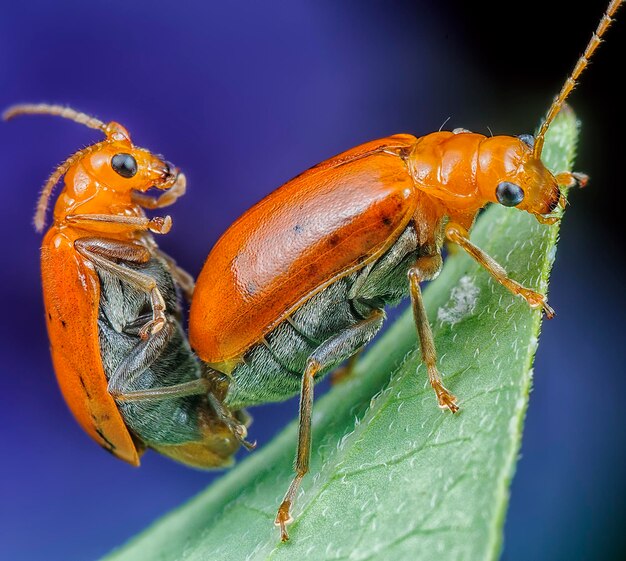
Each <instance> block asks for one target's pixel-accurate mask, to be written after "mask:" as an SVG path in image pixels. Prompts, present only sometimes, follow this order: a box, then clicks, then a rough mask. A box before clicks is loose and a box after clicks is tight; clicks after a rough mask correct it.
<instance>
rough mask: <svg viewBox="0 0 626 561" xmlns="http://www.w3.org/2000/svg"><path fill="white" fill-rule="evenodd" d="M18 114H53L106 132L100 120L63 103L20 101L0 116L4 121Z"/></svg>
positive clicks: (105, 127)
mask: <svg viewBox="0 0 626 561" xmlns="http://www.w3.org/2000/svg"><path fill="white" fill-rule="evenodd" d="M19 115H55V116H58V117H63V118H64V119H70V120H72V121H75V122H76V123H80V124H81V125H85V126H86V127H89V128H90V129H98V130H101V131H102V132H104V133H105V134H106V132H107V126H106V125H105V124H104V123H103V122H102V121H101V120H100V119H96V118H95V117H92V116H91V115H87V113H81V112H80V111H76V110H75V109H72V108H71V107H65V106H64V105H50V104H48V103H21V104H19V105H12V106H11V107H9V108H8V109H7V110H6V111H5V112H4V113H2V118H3V119H4V120H5V121H8V120H9V119H13V117H18V116H19Z"/></svg>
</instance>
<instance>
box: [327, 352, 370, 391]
mask: <svg viewBox="0 0 626 561" xmlns="http://www.w3.org/2000/svg"><path fill="white" fill-rule="evenodd" d="M362 352H363V349H359V350H358V351H357V352H356V353H354V354H353V355H352V356H351V357H350V358H349V359H348V362H346V365H345V366H342V367H341V368H337V370H335V371H334V372H333V373H332V374H331V375H330V383H331V385H333V386H334V385H335V384H341V383H342V382H345V381H346V380H349V379H350V378H351V377H352V374H354V367H355V366H356V363H357V360H359V356H360V354H361V353H362Z"/></svg>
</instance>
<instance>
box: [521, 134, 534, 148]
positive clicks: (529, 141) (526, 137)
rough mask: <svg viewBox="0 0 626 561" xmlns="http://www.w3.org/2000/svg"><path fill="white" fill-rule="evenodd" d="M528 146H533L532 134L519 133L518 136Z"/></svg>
mask: <svg viewBox="0 0 626 561" xmlns="http://www.w3.org/2000/svg"><path fill="white" fill-rule="evenodd" d="M517 138H519V139H520V140H521V141H522V142H523V143H524V144H526V146H528V147H529V148H534V147H535V137H534V136H533V135H532V134H520V135H518V137H517Z"/></svg>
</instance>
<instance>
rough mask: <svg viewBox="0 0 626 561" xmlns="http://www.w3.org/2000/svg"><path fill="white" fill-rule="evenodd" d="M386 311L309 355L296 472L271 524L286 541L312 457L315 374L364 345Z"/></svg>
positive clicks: (303, 379)
mask: <svg viewBox="0 0 626 561" xmlns="http://www.w3.org/2000/svg"><path fill="white" fill-rule="evenodd" d="M384 319H385V313H384V312H383V311H382V310H374V311H373V312H372V314H371V315H370V316H369V317H368V318H366V319H364V320H362V321H360V322H358V323H357V324H355V325H353V326H351V327H348V328H347V329H345V330H343V331H341V332H339V333H337V334H336V335H333V336H332V337H331V338H329V339H327V340H326V341H324V343H322V344H321V345H320V346H319V347H318V348H317V349H316V350H315V352H314V353H313V354H312V355H311V356H310V357H309V359H308V361H307V365H306V369H305V371H304V374H303V375H302V386H301V390H300V417H299V430H298V449H297V451H296V461H295V471H296V476H295V477H294V478H293V480H292V481H291V484H290V485H289V489H287V493H286V494H285V497H284V498H283V501H282V503H281V504H280V507H278V513H277V514H276V520H275V521H274V523H275V524H276V525H277V526H280V539H281V540H282V541H287V540H288V539H289V534H288V533H287V524H289V523H290V522H292V517H291V507H292V506H293V503H294V500H295V498H296V493H297V492H298V488H299V487H300V483H301V481H302V478H303V477H304V476H305V475H306V474H307V472H308V471H309V461H310V458H311V413H312V411H313V387H314V383H315V376H316V374H318V373H319V372H321V371H324V370H326V369H327V368H330V367H331V366H332V365H333V364H336V363H337V362H339V361H341V360H344V359H346V358H347V357H349V356H351V355H353V354H354V353H355V352H356V351H357V350H358V349H360V348H361V347H362V346H363V345H365V344H366V343H367V342H368V341H369V340H370V339H371V338H372V337H374V335H376V333H377V332H378V330H379V329H380V328H381V326H382V324H383V320H384Z"/></svg>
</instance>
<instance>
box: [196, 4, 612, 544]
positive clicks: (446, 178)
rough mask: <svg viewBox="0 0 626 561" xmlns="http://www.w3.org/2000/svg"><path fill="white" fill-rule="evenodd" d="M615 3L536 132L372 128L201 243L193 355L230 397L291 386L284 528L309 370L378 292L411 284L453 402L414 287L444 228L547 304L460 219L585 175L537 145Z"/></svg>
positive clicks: (430, 264) (551, 209)
mask: <svg viewBox="0 0 626 561" xmlns="http://www.w3.org/2000/svg"><path fill="white" fill-rule="evenodd" d="M620 4H621V1H618V0H613V1H612V2H611V3H610V4H609V7H608V8H607V11H606V13H605V15H604V16H603V18H602V20H601V22H600V24H599V26H598V28H597V30H596V32H595V33H594V34H593V37H592V39H591V41H590V42H589V44H588V46H587V48H586V50H585V53H584V54H583V55H582V57H581V58H580V59H579V61H578V63H577V64H576V66H575V68H574V71H573V72H572V74H571V76H570V77H569V78H568V79H567V81H566V82H565V84H564V86H563V88H562V90H561V92H560V94H559V96H558V97H557V98H556V99H555V101H554V103H553V104H552V106H551V107H550V109H549V111H548V114H547V117H546V119H545V121H544V123H543V124H542V126H541V128H540V130H539V133H538V134H537V136H536V137H535V138H533V137H532V136H531V135H521V136H519V137H514V136H495V137H491V138H489V137H485V136H484V135H481V134H475V133H471V132H469V131H467V130H464V129H455V130H454V131H452V132H436V133H433V134H429V135H426V136H423V137H421V138H415V137H413V136H410V135H396V136H391V137H388V138H384V139H382V140H377V141H374V142H369V143H367V144H364V145H362V146H359V147H357V148H354V149H352V150H348V151H347V152H344V153H343V154H340V155H338V156H335V157H334V158H331V159H330V160H327V161H326V162H323V163H322V164H319V165H318V166H315V167H313V168H312V169H310V170H309V171H307V172H305V173H303V174H302V175H299V176H298V177H296V178H294V179H292V180H291V181H289V182H287V183H286V184H284V185H283V186H282V187H280V188H279V189H277V190H276V191H274V192H273V193H272V194H270V195H269V196H267V197H266V198H265V199H263V200H262V201H261V202H259V203H258V204H256V205H255V206H254V207H252V208H251V209H250V210H248V211H247V212H246V213H245V214H244V215H243V216H242V217H241V218H239V219H238V220H237V221H236V222H235V223H234V224H233V225H232V226H231V227H230V228H229V229H228V230H227V231H226V232H225V233H224V235H223V236H222V237H221V238H220V240H219V241H218V242H217V244H216V245H215V247H214V248H213V250H212V251H211V252H210V254H209V256H208V258H207V260H206V262H205V264H204V268H203V269H202V272H201V274H200V276H199V278H198V284H197V288H196V291H195V294H194V298H193V302H192V306H191V313H190V328H189V335H190V342H191V345H192V348H194V349H195V351H196V352H197V354H198V356H200V358H202V360H204V361H206V362H207V363H208V364H209V365H210V366H211V367H213V368H215V369H216V370H217V371H221V372H222V373H225V374H227V375H228V376H229V378H230V385H229V388H228V391H227V393H226V397H225V404H226V405H227V406H229V407H232V408H235V409H237V408H239V407H243V406H246V405H253V404H257V403H262V402H266V401H276V400H282V399H286V398H288V397H290V396H292V395H293V394H295V393H297V392H298V391H299V392H300V396H301V397H300V430H299V439H298V449H297V453H296V462H295V471H296V475H295V477H294V479H293V480H292V482H291V485H290V486H289V488H288V490H287V493H286V495H285V497H284V499H283V501H282V503H281V504H280V506H279V509H278V514H277V516H276V521H275V522H276V524H277V525H278V526H280V530H281V538H282V539H283V540H287V539H288V534H287V530H286V525H287V524H288V523H289V522H290V521H291V508H292V505H293V501H294V498H295V496H296V493H297V490H298V487H299V485H300V482H301V480H302V478H303V477H304V475H305V474H306V473H307V471H308V468H309V456H310V447H311V411H312V404H313V387H314V383H315V381H316V380H318V379H319V378H320V377H321V375H323V374H324V373H326V372H328V371H330V370H331V369H333V368H334V367H335V366H337V365H338V364H340V363H341V362H343V361H344V360H346V359H348V358H349V357H352V356H354V355H355V353H356V352H357V351H358V350H359V349H360V348H361V347H362V346H363V345H365V344H366V343H367V342H368V341H369V340H370V339H371V338H372V337H373V336H374V335H375V334H376V332H377V331H378V330H379V329H380V327H381V325H382V323H383V320H384V311H383V307H384V306H385V305H387V304H392V303H395V302H397V301H398V300H399V299H400V298H402V297H404V296H405V295H406V294H407V293H408V294H409V295H410V297H411V303H412V307H413V312H414V316H415V323H416V326H417V331H418V334H419V338H420V341H421V353H422V359H423V362H424V363H425V365H426V367H427V372H428V377H429V381H430V384H431V385H432V387H433V389H434V391H435V394H436V396H437V400H438V403H439V406H440V407H442V408H444V409H449V410H450V411H452V412H456V411H457V410H458V405H457V400H456V398H455V397H454V396H453V395H452V394H451V393H450V392H449V391H448V390H447V389H446V388H445V387H444V385H443V383H442V381H441V377H440V374H439V372H438V370H437V356H436V351H435V346H434V342H433V336H432V331H431V328H430V325H429V323H428V319H427V316H426V311H425V309H424V305H423V302H422V294H421V289H420V282H422V281H426V280H429V279H432V278H434V277H435V276H436V275H437V274H438V272H439V270H440V268H441V264H442V258H441V247H442V244H443V242H444V240H445V239H447V240H448V241H450V242H453V243H455V244H458V245H460V246H461V247H462V248H463V249H464V250H466V251H467V252H468V253H469V254H470V255H471V256H472V257H473V258H474V259H476V260H477V261H478V262H479V263H480V264H481V265H482V266H483V267H485V268H486V269H487V271H488V272H489V273H491V275H493V277H494V278H495V279H496V280H497V281H498V282H499V283H501V284H502V285H504V286H505V287H506V288H508V289H509V290H510V291H511V292H512V293H513V294H516V295H519V296H521V297H523V298H524V299H525V300H526V301H527V302H528V304H529V305H530V306H532V307H540V308H542V309H543V310H544V311H545V313H546V315H547V316H548V317H552V315H553V311H552V309H551V308H550V307H549V305H548V303H547V301H546V298H545V297H544V296H543V295H541V294H539V293H537V292H534V291H532V290H530V289H528V288H525V287H523V286H522V285H520V284H519V283H517V282H516V281H514V280H513V279H511V278H509V277H508V275H507V274H506V271H505V270H504V269H503V268H502V267H501V266H500V265H498V264H497V263H496V262H495V261H494V260H493V259H492V258H491V257H489V256H488V255H486V254H485V253H484V252H483V251H482V250H480V249H479V248H478V247H476V246H475V245H474V244H472V242H471V241H470V240H469V234H468V230H469V229H470V228H471V226H472V224H473V223H474V220H475V218H476V215H477V213H478V211H479V210H480V209H481V208H483V207H484V206H485V205H486V204H487V203H500V204H502V205H505V206H510V207H517V208H519V209H521V210H525V211H527V212H529V213H531V214H533V215H534V216H535V217H536V218H537V219H538V220H539V221H541V222H543V223H546V224H551V223H554V222H555V221H557V220H558V217H559V215H558V213H555V210H556V209H557V207H559V206H563V205H564V202H565V199H564V198H563V197H562V196H561V191H560V187H561V186H571V185H574V184H576V183H581V182H583V181H584V180H585V178H584V176H582V175H580V174H574V173H563V174H559V175H557V176H554V175H553V174H552V173H551V172H550V171H549V170H548V169H546V167H545V166H544V164H543V163H542V161H541V151H542V147H543V143H544V137H545V134H546V132H547V130H548V127H549V126H550V123H551V122H552V121H553V119H554V117H555V116H556V114H557V113H558V112H559V110H560V109H561V108H562V106H563V104H564V102H565V99H566V98H567V96H568V95H569V93H570V91H571V90H572V88H573V87H574V85H575V83H576V81H577V80H578V78H579V76H580V74H581V73H582V71H583V70H584V68H585V67H586V65H587V63H588V61H589V58H590V57H591V56H592V54H593V52H594V51H595V49H596V48H597V46H598V44H599V42H600V39H599V38H600V36H602V34H603V33H604V32H605V31H606V29H607V28H608V26H609V24H610V22H611V17H612V16H613V15H614V14H615V12H616V10H617V8H618V7H619V5H620ZM407 277H408V278H407Z"/></svg>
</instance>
